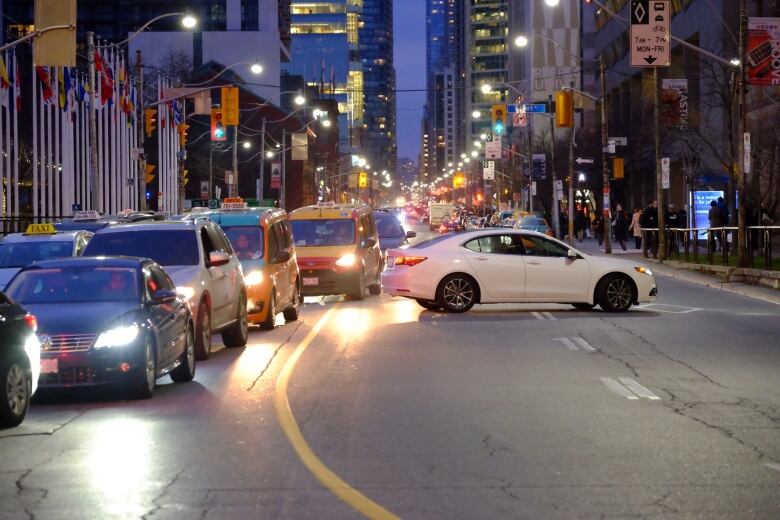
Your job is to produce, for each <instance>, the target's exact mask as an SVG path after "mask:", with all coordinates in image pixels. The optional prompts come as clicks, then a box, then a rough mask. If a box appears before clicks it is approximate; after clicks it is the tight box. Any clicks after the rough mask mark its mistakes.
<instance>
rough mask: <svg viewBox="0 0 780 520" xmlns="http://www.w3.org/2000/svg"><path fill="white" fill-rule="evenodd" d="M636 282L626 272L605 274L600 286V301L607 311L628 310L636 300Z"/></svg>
mask: <svg viewBox="0 0 780 520" xmlns="http://www.w3.org/2000/svg"><path fill="white" fill-rule="evenodd" d="M634 291H635V289H634V284H633V282H632V281H631V279H630V278H629V277H628V276H626V275H624V274H610V275H608V276H605V277H604V278H603V279H602V280H601V283H600V284H599V288H598V301H599V305H600V306H601V308H602V309H604V310H605V311H607V312H626V311H627V310H628V309H630V308H631V305H632V304H633V302H634V299H635V297H634Z"/></svg>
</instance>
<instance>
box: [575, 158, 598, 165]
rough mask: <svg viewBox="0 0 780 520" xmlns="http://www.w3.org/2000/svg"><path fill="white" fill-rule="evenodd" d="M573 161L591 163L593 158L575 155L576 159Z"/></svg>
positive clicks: (580, 163) (581, 163)
mask: <svg viewBox="0 0 780 520" xmlns="http://www.w3.org/2000/svg"><path fill="white" fill-rule="evenodd" d="M574 162H576V163H577V164H579V165H583V164H593V159H589V158H585V157H577V158H576V159H574Z"/></svg>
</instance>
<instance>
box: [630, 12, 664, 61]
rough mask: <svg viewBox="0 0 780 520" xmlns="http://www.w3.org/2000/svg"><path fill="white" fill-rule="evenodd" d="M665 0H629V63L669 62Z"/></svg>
mask: <svg viewBox="0 0 780 520" xmlns="http://www.w3.org/2000/svg"><path fill="white" fill-rule="evenodd" d="M671 19H672V11H671V9H670V7H669V0H631V42H630V45H631V66H632V67H668V66H669V65H670V64H671V38H670V35H671V32H670V23H671Z"/></svg>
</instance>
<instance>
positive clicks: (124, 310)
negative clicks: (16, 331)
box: [24, 301, 139, 335]
mask: <svg viewBox="0 0 780 520" xmlns="http://www.w3.org/2000/svg"><path fill="white" fill-rule="evenodd" d="M24 307H25V309H27V311H28V312H30V313H31V314H34V315H35V317H36V318H37V319H38V333H39V334H46V335H51V334H99V333H101V332H103V331H105V330H107V329H109V328H111V327H112V326H113V324H114V323H115V322H116V320H118V319H119V318H120V317H122V316H123V315H125V314H128V313H131V312H133V311H134V310H137V309H138V308H139V304H138V303H137V302H133V301H128V302H89V303H37V304H36V303H33V304H25V306H24Z"/></svg>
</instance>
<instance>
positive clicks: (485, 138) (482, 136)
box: [479, 134, 487, 141]
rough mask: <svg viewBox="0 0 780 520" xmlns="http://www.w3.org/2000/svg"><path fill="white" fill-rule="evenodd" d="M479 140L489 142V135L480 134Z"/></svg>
mask: <svg viewBox="0 0 780 520" xmlns="http://www.w3.org/2000/svg"><path fill="white" fill-rule="evenodd" d="M479 138H480V139H482V140H483V141H485V140H487V134H479Z"/></svg>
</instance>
